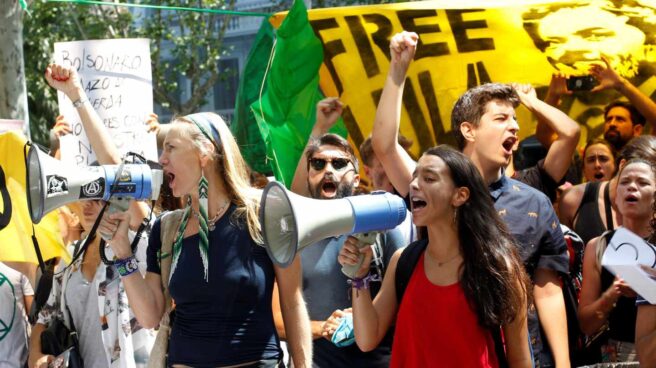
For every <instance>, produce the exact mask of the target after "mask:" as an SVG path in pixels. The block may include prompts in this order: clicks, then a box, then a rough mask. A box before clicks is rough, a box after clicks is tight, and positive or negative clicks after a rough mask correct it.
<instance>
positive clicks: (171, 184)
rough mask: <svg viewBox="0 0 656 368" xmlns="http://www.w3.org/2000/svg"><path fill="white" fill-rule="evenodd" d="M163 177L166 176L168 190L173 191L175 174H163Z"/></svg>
mask: <svg viewBox="0 0 656 368" xmlns="http://www.w3.org/2000/svg"><path fill="white" fill-rule="evenodd" d="M164 175H165V176H166V178H167V179H168V181H169V188H171V189H173V185H174V183H175V174H173V173H171V172H164Z"/></svg>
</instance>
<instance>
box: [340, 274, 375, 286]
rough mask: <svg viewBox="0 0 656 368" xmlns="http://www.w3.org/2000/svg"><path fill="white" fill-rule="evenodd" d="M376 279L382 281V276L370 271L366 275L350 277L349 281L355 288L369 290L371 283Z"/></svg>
mask: <svg viewBox="0 0 656 368" xmlns="http://www.w3.org/2000/svg"><path fill="white" fill-rule="evenodd" d="M374 281H380V277H379V276H378V275H376V274H374V275H372V274H371V273H368V274H367V275H366V276H365V277H356V278H353V279H349V280H348V281H347V282H348V283H349V285H351V287H352V288H353V289H355V290H368V289H369V284H371V283H372V282H374Z"/></svg>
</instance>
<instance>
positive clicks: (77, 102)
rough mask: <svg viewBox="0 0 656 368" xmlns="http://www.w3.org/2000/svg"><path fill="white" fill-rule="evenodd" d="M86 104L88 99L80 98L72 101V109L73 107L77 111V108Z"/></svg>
mask: <svg viewBox="0 0 656 368" xmlns="http://www.w3.org/2000/svg"><path fill="white" fill-rule="evenodd" d="M87 102H89V100H88V99H86V98H84V97H80V98H78V99H77V100H75V101H73V107H75V108H76V109H77V108H78V107H80V106H82V105H84V104H85V103H87Z"/></svg>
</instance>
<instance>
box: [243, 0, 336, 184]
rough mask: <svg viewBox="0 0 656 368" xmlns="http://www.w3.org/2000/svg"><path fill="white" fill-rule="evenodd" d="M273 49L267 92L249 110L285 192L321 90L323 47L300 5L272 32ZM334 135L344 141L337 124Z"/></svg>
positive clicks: (305, 11)
mask: <svg viewBox="0 0 656 368" xmlns="http://www.w3.org/2000/svg"><path fill="white" fill-rule="evenodd" d="M274 48H275V49H274V52H273V56H272V59H271V63H270V68H269V69H268V71H267V73H266V80H265V82H264V83H265V85H264V88H265V90H264V91H265V92H264V93H263V94H262V97H261V99H258V100H256V101H255V102H253V103H252V104H251V108H252V113H253V117H254V118H255V120H256V121H257V126H258V127H259V130H260V133H261V135H262V138H263V140H264V143H265V144H266V154H267V157H268V158H269V160H270V164H271V168H272V169H273V173H274V175H275V176H276V179H278V180H280V181H281V182H283V183H284V184H285V185H286V186H287V187H289V186H290V185H291V182H292V179H293V176H294V171H295V170H296V165H297V164H298V160H299V159H300V157H301V153H302V152H303V149H304V148H305V144H306V143H307V140H308V137H309V136H310V132H311V131H312V126H313V125H314V121H315V116H316V104H317V102H319V101H320V100H321V99H322V98H323V95H322V94H321V92H320V91H319V67H320V66H321V63H322V62H323V47H322V46H321V42H320V41H319V39H318V38H317V37H316V36H315V35H314V31H313V30H312V27H310V23H309V22H308V18H307V10H306V9H305V6H304V4H303V1H301V0H295V1H294V5H293V6H292V9H291V10H290V11H289V14H288V16H287V18H286V19H285V21H284V22H282V24H281V25H280V27H279V28H278V30H277V32H276V41H275V46H274ZM246 78H248V76H246ZM333 130H334V131H335V132H336V133H338V134H340V133H341V134H342V135H343V136H346V129H345V128H344V126H343V124H341V123H338V124H337V126H336V127H335V128H334V129H333Z"/></svg>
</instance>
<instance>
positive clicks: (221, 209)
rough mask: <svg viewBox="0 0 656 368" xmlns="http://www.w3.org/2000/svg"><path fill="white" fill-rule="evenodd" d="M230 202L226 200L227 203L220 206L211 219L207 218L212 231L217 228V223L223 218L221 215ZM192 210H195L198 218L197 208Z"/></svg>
mask: <svg viewBox="0 0 656 368" xmlns="http://www.w3.org/2000/svg"><path fill="white" fill-rule="evenodd" d="M228 204H230V201H229V200H226V201H225V203H223V205H222V206H221V207H219V210H218V211H216V215H214V217H212V218H211V219H207V228H208V229H209V230H210V231H213V230H214V229H215V228H216V226H215V224H216V222H217V221H219V218H221V215H222V214H223V211H225V209H226V208H227V207H228ZM192 211H193V212H194V217H196V218H198V212H196V210H194V209H193V208H192Z"/></svg>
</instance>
